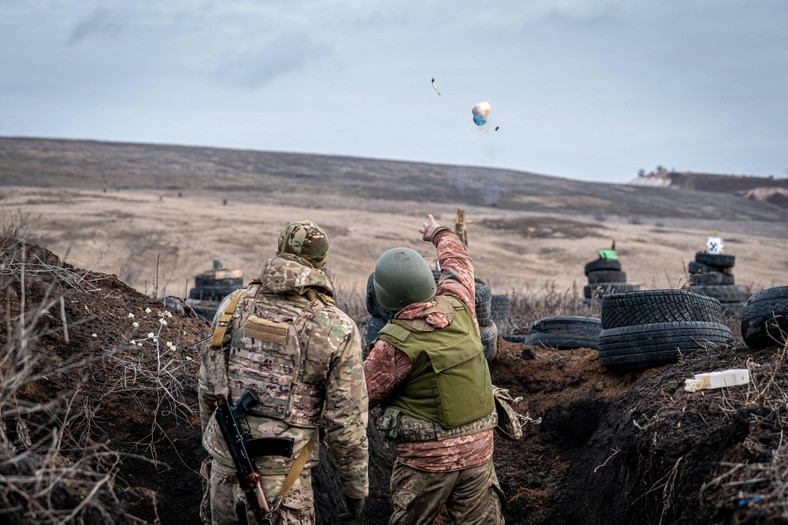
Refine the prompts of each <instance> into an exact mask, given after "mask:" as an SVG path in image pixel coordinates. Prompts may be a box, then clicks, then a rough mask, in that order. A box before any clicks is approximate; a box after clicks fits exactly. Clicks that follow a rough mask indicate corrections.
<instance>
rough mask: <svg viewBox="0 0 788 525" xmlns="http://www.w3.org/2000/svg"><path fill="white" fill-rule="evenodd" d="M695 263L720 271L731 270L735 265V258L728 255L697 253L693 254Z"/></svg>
mask: <svg viewBox="0 0 788 525" xmlns="http://www.w3.org/2000/svg"><path fill="white" fill-rule="evenodd" d="M695 262H697V263H700V264H705V265H706V266H711V267H712V268H716V269H718V270H720V269H726V268H733V266H734V264H736V256H735V255H731V254H729V253H705V252H698V253H696V254H695Z"/></svg>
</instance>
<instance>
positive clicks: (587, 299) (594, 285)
mask: <svg viewBox="0 0 788 525" xmlns="http://www.w3.org/2000/svg"><path fill="white" fill-rule="evenodd" d="M585 274H586V277H588V284H587V285H585V287H584V288H583V297H584V303H585V304H592V303H593V302H594V301H598V300H600V299H601V298H602V297H604V296H605V295H606V294H609V293H621V292H630V291H633V290H639V289H640V285H637V284H630V283H628V282H627V274H626V272H624V271H622V270H621V261H619V260H618V259H596V260H593V261H591V262H589V263H588V264H586V265H585Z"/></svg>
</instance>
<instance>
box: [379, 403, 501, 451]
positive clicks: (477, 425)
mask: <svg viewBox="0 0 788 525" xmlns="http://www.w3.org/2000/svg"><path fill="white" fill-rule="evenodd" d="M375 423H376V425H377V427H378V429H380V431H381V432H382V433H383V435H385V436H386V437H388V438H390V439H396V440H397V441H399V442H401V443H405V442H411V443H412V442H416V441H443V440H445V439H451V438H455V437H460V436H467V435H469V434H476V433H477V432H480V431H482V430H489V429H491V428H495V427H496V426H497V425H498V414H497V412H490V413H489V414H487V415H486V416H484V417H482V418H480V419H477V420H476V421H471V422H470V423H466V424H465V425H460V426H459V427H455V428H444V427H443V426H442V425H441V424H440V423H437V422H435V421H429V420H427V419H419V418H417V417H413V416H409V415H408V414H405V413H403V412H400V411H399V410H397V409H396V408H394V407H387V408H386V410H384V412H383V414H382V415H381V417H379V418H378V419H377V420H376V421H375Z"/></svg>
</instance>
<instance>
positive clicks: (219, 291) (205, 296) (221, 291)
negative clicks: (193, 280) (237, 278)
mask: <svg viewBox="0 0 788 525" xmlns="http://www.w3.org/2000/svg"><path fill="white" fill-rule="evenodd" d="M239 288H241V287H232V286H231V287H226V286H203V287H201V288H192V289H191V290H189V299H194V300H196V301H221V300H222V299H224V298H225V297H227V296H228V295H230V294H231V293H233V292H234V291H236V290H238V289H239Z"/></svg>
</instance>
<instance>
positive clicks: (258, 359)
mask: <svg viewBox="0 0 788 525" xmlns="http://www.w3.org/2000/svg"><path fill="white" fill-rule="evenodd" d="M327 250H328V238H327V237H326V235H325V233H324V232H323V230H322V229H321V228H320V227H319V226H318V225H316V224H315V223H313V222H311V221H301V222H294V223H291V224H289V225H288V226H287V227H286V228H285V229H284V230H283V231H282V233H281V235H280V237H279V244H278V249H277V253H276V255H275V256H274V257H273V258H272V259H269V260H267V261H265V263H263V266H262V268H261V270H260V278H259V280H256V281H252V282H251V283H250V284H249V286H248V287H247V288H246V289H244V290H239V291H237V292H235V293H234V294H231V295H230V296H228V297H227V298H225V299H224V301H223V302H222V305H221V306H220V307H219V310H218V312H217V314H216V317H215V319H214V322H213V325H212V328H213V329H214V330H215V329H216V325H217V321H218V320H219V318H220V317H221V316H222V315H223V314H224V312H225V311H227V309H228V305H229V304H230V303H231V300H232V299H233V298H234V297H235V295H236V294H241V295H240V296H239V300H238V302H237V306H236V308H235V312H234V313H233V316H232V319H231V320H230V321H229V325H228V327H227V331H226V333H225V334H224V338H223V340H222V342H221V347H220V348H212V347H208V346H207V345H206V346H205V347H204V348H203V349H202V356H201V357H202V364H201V367H200V376H199V403H200V419H201V421H202V425H203V446H204V447H205V449H206V450H207V451H208V453H209V454H210V458H208V460H207V461H206V462H205V463H204V464H203V468H202V472H201V473H202V474H203V477H204V478H205V479H206V480H207V494H206V498H204V503H203V507H202V509H201V510H202V512H201V514H202V515H203V520H204V521H205V522H206V523H211V524H212V525H230V524H238V523H249V524H253V523H256V520H255V517H254V514H253V513H252V512H251V510H250V509H249V507H248V505H247V502H246V499H245V495H244V493H243V491H242V490H241V488H240V486H239V485H238V482H237V479H236V477H235V468H234V466H233V460H232V458H231V457H230V455H229V452H228V449H227V446H226V445H225V442H224V439H223V437H222V433H221V431H220V429H219V428H218V425H217V423H216V420H215V418H214V417H213V412H214V408H215V407H216V396H217V395H220V394H222V395H225V396H227V398H228V399H229V400H230V402H231V403H237V402H238V400H239V399H240V396H241V394H242V393H243V392H244V391H245V390H247V389H250V390H253V391H254V392H255V393H257V394H258V396H259V397H260V404H258V405H256V406H255V407H254V408H253V411H252V414H250V415H248V416H247V420H248V422H249V427H250V429H251V432H252V437H255V438H256V437H263V436H270V437H292V438H293V439H294V440H295V441H294V447H293V456H292V457H290V458H284V457H278V456H261V457H259V458H257V459H256V461H255V463H256V465H257V467H258V470H259V472H260V474H261V475H262V486H263V490H264V492H265V495H266V498H267V499H268V501H269V502H271V504H272V506H273V507H274V508H275V511H274V513H273V516H272V518H273V522H274V523H276V524H281V525H290V524H303V525H306V524H312V523H314V520H315V518H314V506H313V503H312V500H313V497H312V482H311V475H310V469H311V467H313V466H314V465H316V464H317V461H318V457H319V450H318V449H319V447H317V446H315V447H313V449H312V451H311V454H310V457H309V459H308V461H307V463H306V466H305V468H304V469H303V471H302V472H301V474H300V476H299V477H298V479H297V481H296V482H295V483H294V485H293V486H292V488H291V489H290V490H289V491H288V492H287V494H286V495H285V497H284V498H283V499H282V500H281V501H279V499H278V495H279V494H280V490H281V489H282V485H283V482H284V480H285V476H286V475H287V473H288V471H289V469H290V467H291V465H292V464H293V462H294V461H295V458H296V457H297V456H298V454H299V452H300V451H301V450H302V449H303V448H304V447H305V446H306V444H307V443H308V442H309V440H310V438H311V437H312V434H313V433H316V432H319V429H320V428H323V429H324V431H325V436H326V439H327V442H328V445H329V447H330V448H331V450H332V452H333V454H334V457H335V459H336V462H337V466H338V469H339V475H340V478H341V483H342V491H343V493H344V496H345V501H346V504H347V507H348V512H347V513H346V514H344V515H343V516H342V517H343V519H346V520H350V519H355V518H357V517H359V516H360V514H361V509H362V508H363V506H364V500H365V498H366V496H367V494H368V490H369V482H368V475H367V462H368V445H367V436H366V425H367V403H368V399H367V391H366V385H365V381H364V373H363V364H362V361H361V342H360V336H359V332H358V328H357V327H356V325H355V323H354V322H353V320H352V319H350V318H349V317H348V316H347V315H346V314H345V313H343V312H342V311H341V310H339V308H337V306H336V305H335V304H334V301H333V299H332V296H333V294H334V291H333V287H332V285H331V282H330V281H329V279H328V277H327V276H326V274H325V273H324V272H323V268H324V266H325V264H326V256H327ZM219 334H220V335H221V332H219ZM207 503H210V506H209V507H208V505H207ZM277 505H278V508H276V507H277Z"/></svg>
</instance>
